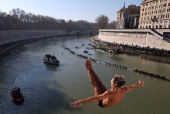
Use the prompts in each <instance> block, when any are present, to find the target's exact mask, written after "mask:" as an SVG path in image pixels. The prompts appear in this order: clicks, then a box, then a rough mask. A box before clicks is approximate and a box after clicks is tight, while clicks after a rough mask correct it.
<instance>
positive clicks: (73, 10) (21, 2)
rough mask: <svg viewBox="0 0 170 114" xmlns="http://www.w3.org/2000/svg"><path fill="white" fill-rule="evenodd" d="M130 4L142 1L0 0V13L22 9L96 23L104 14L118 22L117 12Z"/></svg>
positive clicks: (138, 4)
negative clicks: (97, 18)
mask: <svg viewBox="0 0 170 114" xmlns="http://www.w3.org/2000/svg"><path fill="white" fill-rule="evenodd" d="M124 2H125V5H126V7H127V6H128V5H130V4H135V5H137V6H140V3H141V2H142V0H0V11H2V12H6V13H9V11H10V10H11V9H15V8H20V9H22V10H24V11H25V12H26V13H34V14H36V15H37V14H40V15H44V16H46V15H47V16H51V17H54V18H56V19H65V20H69V19H72V20H74V21H76V20H87V21H89V22H95V19H96V17H98V16H99V15H101V14H103V15H106V16H108V18H109V21H113V20H117V11H118V10H119V9H120V8H122V7H123V5H124Z"/></svg>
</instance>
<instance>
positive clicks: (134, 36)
mask: <svg viewBox="0 0 170 114" xmlns="http://www.w3.org/2000/svg"><path fill="white" fill-rule="evenodd" d="M157 31H158V32H159V30H157ZM169 31H170V30H169ZM160 32H161V33H162V34H163V33H164V32H163V31H162V30H161V31H160ZM166 33H167V32H166ZM98 38H99V39H100V40H102V41H105V42H111V43H113V42H115V43H121V44H130V45H132V44H133V45H138V46H142V47H147V46H150V47H151V48H153V47H155V48H159V49H162V48H163V49H167V50H170V39H168V38H163V37H161V36H159V35H158V34H156V33H154V32H153V31H151V30H149V29H144V30H139V29H137V30H114V29H110V30H109V29H108V30H106V29H103V30H102V29H101V30H100V31H99V36H98Z"/></svg>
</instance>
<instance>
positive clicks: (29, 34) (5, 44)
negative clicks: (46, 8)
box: [0, 30, 77, 55]
mask: <svg viewBox="0 0 170 114" xmlns="http://www.w3.org/2000/svg"><path fill="white" fill-rule="evenodd" d="M67 35H77V33H76V32H72V33H69V32H67V31H66V30H5V31H3V30H1V31H0V55H2V54H3V53H5V52H6V51H9V50H10V49H12V48H14V47H16V46H18V45H21V44H23V43H27V42H30V41H34V40H37V39H42V38H49V37H57V36H67Z"/></svg>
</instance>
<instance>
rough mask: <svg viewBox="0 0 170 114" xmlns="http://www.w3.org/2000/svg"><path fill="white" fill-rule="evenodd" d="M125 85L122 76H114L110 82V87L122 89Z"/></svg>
mask: <svg viewBox="0 0 170 114" xmlns="http://www.w3.org/2000/svg"><path fill="white" fill-rule="evenodd" d="M125 83H126V81H125V78H124V76H121V75H115V76H114V77H113V78H112V80H111V87H112V88H113V87H122V86H123V85H124V84H125Z"/></svg>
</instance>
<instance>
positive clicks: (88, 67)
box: [85, 59, 92, 70]
mask: <svg viewBox="0 0 170 114" xmlns="http://www.w3.org/2000/svg"><path fill="white" fill-rule="evenodd" d="M85 66H86V70H90V69H91V67H92V65H91V61H90V60H89V59H87V60H86V62H85Z"/></svg>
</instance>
